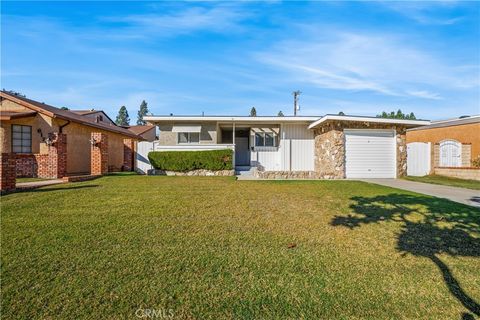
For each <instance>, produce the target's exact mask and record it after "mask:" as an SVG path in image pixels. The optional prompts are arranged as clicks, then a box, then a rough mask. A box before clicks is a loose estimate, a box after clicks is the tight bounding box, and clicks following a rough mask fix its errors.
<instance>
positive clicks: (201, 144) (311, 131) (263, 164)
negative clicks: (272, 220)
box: [143, 115, 430, 179]
mask: <svg viewBox="0 0 480 320" xmlns="http://www.w3.org/2000/svg"><path fill="white" fill-rule="evenodd" d="M144 120H145V121H147V122H149V123H151V124H155V125H157V126H158V127H159V129H160V134H159V140H158V141H156V142H154V144H153V146H154V149H155V150H159V151H165V150H210V149H221V148H232V149H234V150H235V157H234V163H235V166H236V167H237V169H248V168H255V169H254V170H253V172H254V174H255V175H257V176H259V177H264V178H284V177H299V178H325V179H341V178H395V177H398V176H403V175H405V173H406V157H407V154H406V137H405V134H406V129H407V128H414V127H418V126H422V125H427V124H430V122H429V121H419V120H400V119H383V118H374V117H356V116H338V115H326V116H323V117H305V116H295V117H291V116H288V117H237V116H146V117H144ZM143 158H145V156H143Z"/></svg>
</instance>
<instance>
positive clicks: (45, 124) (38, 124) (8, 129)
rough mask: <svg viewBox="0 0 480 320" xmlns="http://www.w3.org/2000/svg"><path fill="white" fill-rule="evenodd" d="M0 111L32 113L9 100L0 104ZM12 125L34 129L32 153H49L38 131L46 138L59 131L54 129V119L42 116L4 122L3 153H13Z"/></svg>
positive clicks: (0, 139) (1, 129) (1, 133)
mask: <svg viewBox="0 0 480 320" xmlns="http://www.w3.org/2000/svg"><path fill="white" fill-rule="evenodd" d="M0 110H1V111H17V112H28V111H32V110H30V109H27V108H25V107H23V106H21V105H18V104H16V103H14V102H12V101H9V100H3V101H1V102H0ZM12 124H18V125H25V126H31V127H32V153H47V146H46V144H45V143H43V142H42V141H43V140H42V136H41V134H40V133H39V132H38V129H40V130H41V133H42V135H43V136H44V137H47V136H48V134H49V133H51V132H56V131H58V128H57V127H52V119H51V118H50V117H47V116H45V115H41V114H37V115H36V116H34V117H29V118H21V119H13V120H10V121H2V122H1V125H0V148H1V152H11V151H12Z"/></svg>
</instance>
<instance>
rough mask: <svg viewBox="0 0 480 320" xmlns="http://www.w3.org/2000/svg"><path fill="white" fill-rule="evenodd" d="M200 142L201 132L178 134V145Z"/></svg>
mask: <svg viewBox="0 0 480 320" xmlns="http://www.w3.org/2000/svg"><path fill="white" fill-rule="evenodd" d="M199 142H200V133H199V132H179V133H178V143H199Z"/></svg>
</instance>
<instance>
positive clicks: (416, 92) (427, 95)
mask: <svg viewBox="0 0 480 320" xmlns="http://www.w3.org/2000/svg"><path fill="white" fill-rule="evenodd" d="M407 94H409V95H411V96H414V97H418V98H424V99H433V100H442V99H443V98H442V97H441V96H440V95H439V94H438V93H433V92H429V91H426V90H410V91H407Z"/></svg>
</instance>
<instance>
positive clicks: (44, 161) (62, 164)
mask: <svg viewBox="0 0 480 320" xmlns="http://www.w3.org/2000/svg"><path fill="white" fill-rule="evenodd" d="M49 138H50V139H51V140H52V141H53V144H52V145H51V146H49V147H48V153H46V154H35V155H34V156H35V159H36V161H37V167H38V170H37V175H38V177H39V178H63V177H64V176H66V174H67V136H66V135H65V134H63V133H53V134H49Z"/></svg>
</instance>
